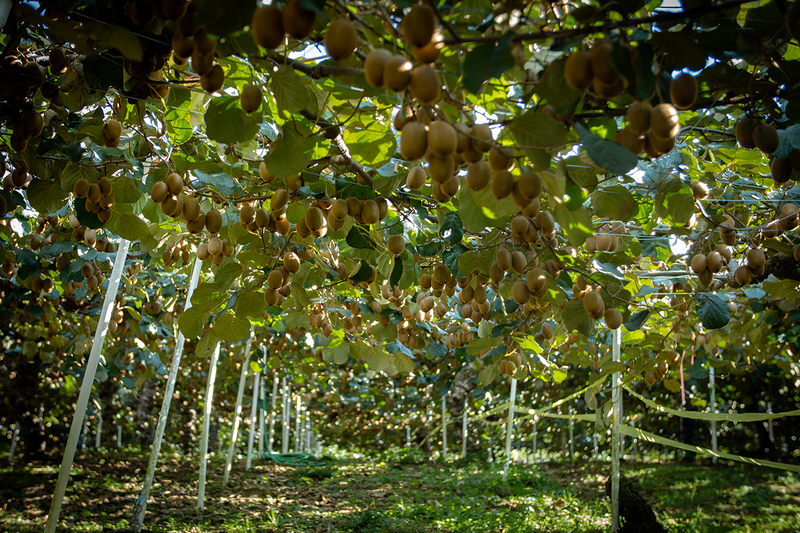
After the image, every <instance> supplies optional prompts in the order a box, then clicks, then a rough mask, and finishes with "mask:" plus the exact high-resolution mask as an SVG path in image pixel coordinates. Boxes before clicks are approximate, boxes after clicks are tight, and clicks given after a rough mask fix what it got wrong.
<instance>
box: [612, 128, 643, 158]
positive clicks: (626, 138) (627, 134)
mask: <svg viewBox="0 0 800 533" xmlns="http://www.w3.org/2000/svg"><path fill="white" fill-rule="evenodd" d="M614 141H615V142H616V143H618V144H621V145H622V146H623V147H625V148H627V149H628V150H629V151H631V152H633V153H634V154H636V155H640V154H642V152H644V150H645V136H644V135H642V134H639V133H636V132H634V131H632V130H631V129H630V124H629V125H628V126H625V127H624V128H622V129H621V130H618V131H617V135H616V136H615V138H614Z"/></svg>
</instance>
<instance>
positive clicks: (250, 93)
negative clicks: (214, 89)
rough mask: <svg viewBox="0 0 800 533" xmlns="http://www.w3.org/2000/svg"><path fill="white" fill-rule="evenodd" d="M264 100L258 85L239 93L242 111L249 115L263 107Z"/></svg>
mask: <svg viewBox="0 0 800 533" xmlns="http://www.w3.org/2000/svg"><path fill="white" fill-rule="evenodd" d="M262 99H263V94H262V93H261V87H259V86H258V85H252V84H248V85H245V86H244V87H242V92H241V93H239V103H240V104H241V106H242V110H244V112H245V113H247V114H248V115H249V114H250V113H254V112H255V111H257V110H258V108H259V107H261V100H262ZM262 163H263V161H262ZM265 166H266V165H265Z"/></svg>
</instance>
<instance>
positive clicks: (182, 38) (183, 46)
mask: <svg viewBox="0 0 800 533" xmlns="http://www.w3.org/2000/svg"><path fill="white" fill-rule="evenodd" d="M172 52H173V54H175V56H177V57H180V58H183V59H184V60H185V59H188V58H189V57H191V56H192V52H194V39H193V38H192V36H191V35H189V36H186V35H184V34H182V33H181V32H179V31H176V32H175V33H174V34H173V35H172Z"/></svg>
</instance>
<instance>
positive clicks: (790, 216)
mask: <svg viewBox="0 0 800 533" xmlns="http://www.w3.org/2000/svg"><path fill="white" fill-rule="evenodd" d="M778 224H779V225H780V227H781V229H783V230H784V231H791V230H793V229H794V228H796V227H797V206H796V205H794V204H793V203H790V202H787V203H785V204H783V205H782V206H781V215H780V220H779V221H778Z"/></svg>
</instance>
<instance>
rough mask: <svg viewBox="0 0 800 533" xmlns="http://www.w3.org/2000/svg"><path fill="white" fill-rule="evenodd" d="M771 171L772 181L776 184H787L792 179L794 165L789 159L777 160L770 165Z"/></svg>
mask: <svg viewBox="0 0 800 533" xmlns="http://www.w3.org/2000/svg"><path fill="white" fill-rule="evenodd" d="M769 170H770V173H771V174H772V180H773V181H774V182H775V183H779V184H780V183H786V182H787V181H789V180H790V179H791V177H792V165H791V163H789V159H788V158H787V159H780V158H777V157H776V158H775V159H773V160H772V162H771V163H770V164H769Z"/></svg>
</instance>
